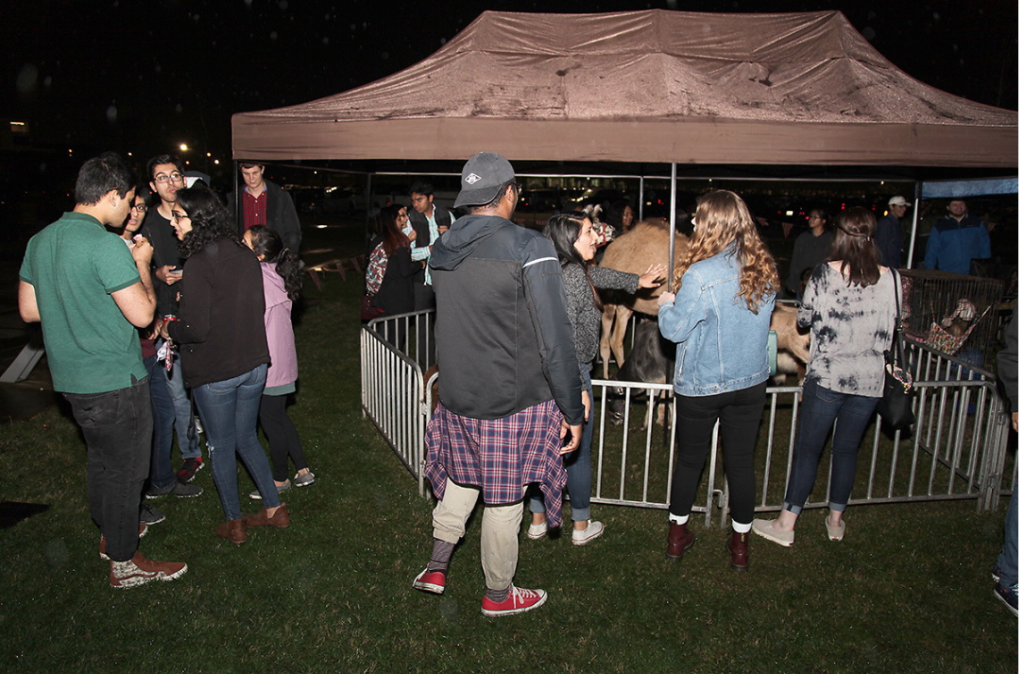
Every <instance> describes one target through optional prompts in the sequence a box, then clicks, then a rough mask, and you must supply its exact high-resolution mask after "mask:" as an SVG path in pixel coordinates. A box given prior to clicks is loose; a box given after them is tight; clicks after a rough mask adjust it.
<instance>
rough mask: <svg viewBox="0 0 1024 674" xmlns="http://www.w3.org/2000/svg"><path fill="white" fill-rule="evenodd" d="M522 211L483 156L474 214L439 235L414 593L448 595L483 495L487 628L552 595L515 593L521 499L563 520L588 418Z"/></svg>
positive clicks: (555, 268) (553, 289)
mask: <svg viewBox="0 0 1024 674" xmlns="http://www.w3.org/2000/svg"><path fill="white" fill-rule="evenodd" d="M518 200H519V185H518V184H517V183H516V178H515V173H514V171H513V170H512V165H511V164H509V163H508V160H506V159H505V158H504V157H502V156H501V155H497V154H494V153H492V152H482V153H480V154H478V155H476V156H474V157H473V158H472V159H470V160H469V161H468V162H467V163H466V165H465V167H464V168H463V170H462V191H461V192H460V193H459V196H458V198H457V199H456V200H455V206H456V207H459V206H467V207H469V212H470V214H469V215H467V216H464V217H462V218H459V219H458V220H457V221H456V222H455V223H454V224H453V225H452V227H451V229H450V230H449V231H447V232H445V233H444V234H442V235H441V236H440V238H439V239H438V240H437V242H436V243H435V244H434V248H433V252H432V254H431V258H430V269H431V275H432V279H433V284H434V291H435V293H436V295H437V325H436V330H435V332H436V335H437V356H438V368H439V376H440V380H439V393H440V402H439V404H438V407H437V411H436V413H435V414H434V417H433V418H432V419H431V420H430V423H429V424H428V425H427V436H426V445H427V457H426V461H425V473H426V475H427V477H428V478H429V479H430V482H431V485H432V487H433V490H434V494H435V496H437V499H438V503H437V507H436V508H435V509H434V515H433V520H434V548H433V552H432V554H431V557H430V563H429V564H428V565H427V567H426V568H425V569H424V570H423V571H422V572H420V574H419V575H418V576H416V579H415V580H414V581H413V587H414V588H415V589H418V590H423V591H425V592H433V593H435V594H441V593H443V592H444V588H445V584H446V580H447V573H448V563H449V561H450V559H451V555H452V551H453V550H454V548H455V545H456V544H457V543H458V542H459V540H460V539H461V538H462V537H463V535H465V532H466V520H467V519H468V518H469V516H470V514H471V513H472V512H473V508H474V506H475V505H476V502H477V499H478V498H480V497H481V496H482V497H483V501H484V511H483V521H482V531H481V535H480V548H481V555H480V556H481V565H482V566H483V570H484V578H485V580H486V586H487V589H486V593H485V595H484V598H483V603H482V608H481V610H482V611H483V614H484V615H486V616H491V617H497V616H504V615H512V614H515V613H522V612H524V611H529V610H532V609H535V608H537V607H539V606H541V605H542V604H543V603H544V602H545V601H546V600H547V593H545V592H544V591H543V590H524V589H521V588H517V587H515V586H514V585H513V584H512V579H513V577H514V576H515V572H516V565H517V563H518V559H519V540H518V536H519V529H520V525H521V523H522V518H523V507H522V503H521V501H522V498H523V493H524V491H525V489H526V486H527V485H528V484H531V483H540V487H541V491H542V493H543V494H544V499H545V502H546V506H547V507H546V510H547V518H548V524H549V525H550V526H552V527H555V526H558V525H559V524H560V523H561V505H562V499H561V494H562V488H563V487H564V486H565V481H566V475H565V468H564V466H563V464H562V456H561V455H562V454H563V453H567V452H571V451H573V450H575V449H576V447H577V445H578V444H579V439H580V435H581V433H582V427H583V416H584V410H583V398H582V393H583V389H582V383H581V381H580V374H579V365H578V364H577V362H576V348H575V346H574V345H573V335H572V327H571V325H570V323H569V318H568V315H567V314H566V305H565V290H564V288H563V286H562V270H561V266H560V265H559V263H558V257H557V255H556V254H555V248H554V245H553V244H552V243H551V242H550V241H549V240H548V239H546V238H545V237H544V236H542V235H541V234H540V233H539V232H535V231H532V230H528V229H525V228H523V227H519V226H517V225H516V224H515V223H513V222H512V221H511V220H510V218H511V216H512V213H513V211H514V210H515V206H516V203H517V202H518ZM564 434H568V436H569V441H568V443H567V444H565V445H564V446H563V442H562V437H563V435H564Z"/></svg>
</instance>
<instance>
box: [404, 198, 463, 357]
mask: <svg viewBox="0 0 1024 674" xmlns="http://www.w3.org/2000/svg"><path fill="white" fill-rule="evenodd" d="M409 199H410V201H411V203H412V212H411V213H409V224H410V225H411V226H412V228H413V229H414V230H415V231H416V238H415V239H414V240H413V244H412V260H413V261H414V262H421V263H422V266H420V267H419V269H418V273H417V274H416V276H415V278H414V279H413V298H414V302H413V310H414V311H425V310H427V309H433V308H434V305H435V299H434V289H433V287H432V283H431V278H430V267H429V262H430V253H431V251H432V250H433V248H434V243H435V242H436V241H437V239H438V238H439V237H440V236H441V235H442V234H444V233H445V232H447V231H448V228H449V227H451V225H452V222H453V221H454V220H455V217H454V216H453V215H452V214H451V212H450V211H448V210H447V209H444V208H438V207H436V206H435V205H434V186H433V185H431V184H430V183H428V182H426V181H424V180H417V181H416V182H414V183H413V184H412V186H411V187H410V188H409ZM416 324H417V329H416V332H417V334H418V335H419V338H418V347H419V349H418V356H419V360H420V362H421V363H422V364H423V366H424V367H430V366H431V365H433V364H434V353H435V352H436V350H437V349H436V345H434V344H433V343H432V339H431V338H432V337H433V335H431V334H429V333H430V329H429V328H428V321H427V318H426V317H425V316H420V317H419V318H417V319H416Z"/></svg>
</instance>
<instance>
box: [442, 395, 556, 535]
mask: <svg viewBox="0 0 1024 674" xmlns="http://www.w3.org/2000/svg"><path fill="white" fill-rule="evenodd" d="M561 431H562V413H561V412H560V411H559V410H558V407H557V406H556V405H555V402H554V401H553V400H549V401H547V402H544V403H540V404H538V405H534V406H532V407H527V408H526V409H525V410H523V411H522V412H518V413H516V414H513V415H511V416H508V417H504V418H502V419H493V420H486V419H471V418H469V417H463V416H460V415H458V414H455V413H453V412H451V411H449V410H447V409H445V407H444V405H442V404H441V403H438V405H437V411H436V412H434V416H433V418H431V420H430V422H429V423H428V424H427V436H426V445H427V457H426V460H425V466H424V468H425V473H426V476H427V479H429V480H430V484H431V486H432V487H433V489H434V495H435V496H436V497H437V498H438V499H443V498H444V489H445V480H446V478H451V479H452V481H453V482H455V483H457V484H460V485H466V486H473V487H480V490H481V492H482V495H483V499H484V503H485V504H488V505H505V504H509V503H515V502H516V501H519V500H522V498H523V488H524V487H525V486H526V485H528V484H531V483H533V482H537V483H539V484H540V489H541V492H542V493H543V494H544V507H545V510H546V516H547V521H548V526H550V527H558V526H560V525H561V524H562V489H564V488H565V482H566V473H565V466H564V465H563V462H562V456H561V454H560V453H559V450H560V449H561V446H562V438H561Z"/></svg>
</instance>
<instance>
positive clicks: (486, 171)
mask: <svg viewBox="0 0 1024 674" xmlns="http://www.w3.org/2000/svg"><path fill="white" fill-rule="evenodd" d="M515 177H516V172H515V171H513V170H512V164H509V163H508V160H507V159H505V158H504V157H502V156H501V155H500V154H496V153H494V152H480V153H478V154H476V155H474V156H473V157H472V158H471V159H470V160H469V161H467V162H466V165H465V166H463V167H462V182H461V183H459V184H460V185H461V186H462V189H461V191H460V192H459V196H458V197H456V198H455V208H458V207H459V206H479V205H480V204H488V203H490V202H491V201H492V200H493V199H494V197H496V196H498V190H499V189H501V186H502V185H504V184H505V183H507V182H508V181H510V180H515Z"/></svg>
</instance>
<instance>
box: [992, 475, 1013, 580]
mask: <svg viewBox="0 0 1024 674" xmlns="http://www.w3.org/2000/svg"><path fill="white" fill-rule="evenodd" d="M996 563H997V564H998V565H999V584H1000V585H1001V586H1003V587H1005V588H1010V587H1014V586H1016V585H1017V485H1013V496H1011V497H1010V508H1009V510H1007V511H1006V528H1005V530H1004V537H1003V549H1002V551H1001V552H1000V553H999V559H998V560H996Z"/></svg>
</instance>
